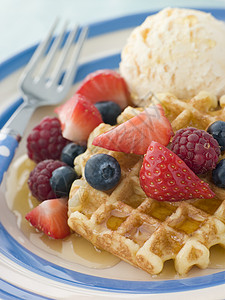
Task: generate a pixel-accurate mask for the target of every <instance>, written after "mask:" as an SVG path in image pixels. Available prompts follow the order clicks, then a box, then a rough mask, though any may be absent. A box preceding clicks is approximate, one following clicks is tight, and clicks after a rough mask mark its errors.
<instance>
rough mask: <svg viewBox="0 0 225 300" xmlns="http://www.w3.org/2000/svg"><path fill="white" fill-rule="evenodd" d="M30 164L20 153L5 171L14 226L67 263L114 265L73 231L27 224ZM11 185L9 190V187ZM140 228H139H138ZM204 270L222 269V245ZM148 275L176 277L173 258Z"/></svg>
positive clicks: (115, 222) (114, 223)
mask: <svg viewBox="0 0 225 300" xmlns="http://www.w3.org/2000/svg"><path fill="white" fill-rule="evenodd" d="M34 166H35V164H34V163H33V162H32V161H31V160H29V159H28V158H27V155H22V156H21V157H19V158H18V159H17V160H15V161H14V163H13V165H12V166H11V172H9V175H8V178H7V190H6V199H7V203H8V206H9V208H10V209H11V210H12V211H13V212H14V214H15V215H16V217H17V225H18V227H19V228H20V229H21V231H22V232H23V234H24V235H25V236H26V237H28V239H29V240H30V241H31V243H33V244H34V245H35V246H37V247H39V248H41V249H42V250H44V251H46V252H48V253H51V254H54V255H55V256H57V257H60V258H62V259H64V260H67V261H69V262H74V263H78V264H81V265H83V266H86V267H91V268H99V269H101V268H102V269H103V268H108V267H113V266H114V265H116V264H117V263H118V262H119V261H120V259H119V258H117V257H115V256H114V255H112V254H110V253H108V252H107V251H104V250H103V251H102V250H99V249H96V247H94V246H93V245H92V244H91V243H90V242H88V241H87V240H85V239H84V238H82V237H80V236H78V235H76V234H71V235H70V236H69V237H67V238H65V239H63V240H54V239H51V238H49V237H48V236H47V235H44V234H43V233H40V232H37V231H36V229H35V228H34V227H32V226H31V225H30V224H29V222H28V221H27V220H26V219H25V215H26V213H28V212H29V211H30V210H31V209H32V208H34V207H36V206H37V205H38V204H39V201H38V200H36V199H35V198H34V197H32V195H31V193H30V191H29V188H28V185H27V179H28V176H29V173H30V171H31V170H32V169H33V168H34ZM12 186H13V189H12V188H10V187H12ZM15 187H16V188H15ZM115 212H116V211H115ZM119 217H120V218H118V215H117V214H116V213H115V216H111V218H110V219H109V220H108V223H107V226H108V227H111V226H116V227H117V226H119V225H120V219H122V220H123V219H124V218H126V216H119ZM145 229H146V228H145V227H143V230H145ZM140 230H142V228H141V229H140ZM141 233H142V232H141ZM136 234H137V233H136ZM138 234H140V232H138ZM208 269H220V270H221V269H225V249H224V248H222V247H220V246H219V245H216V246H213V247H211V249H210V265H209V266H208ZM149 278H150V279H151V278H153V279H160V280H161V279H177V278H179V275H177V273H176V271H175V268H174V263H173V261H172V260H169V261H166V262H165V264H164V268H163V271H162V272H161V273H160V274H159V275H154V276H150V277H149Z"/></svg>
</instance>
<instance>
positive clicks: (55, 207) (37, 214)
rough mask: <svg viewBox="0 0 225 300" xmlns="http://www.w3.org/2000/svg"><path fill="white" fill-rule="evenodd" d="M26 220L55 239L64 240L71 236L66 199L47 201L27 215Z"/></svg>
mask: <svg viewBox="0 0 225 300" xmlns="http://www.w3.org/2000/svg"><path fill="white" fill-rule="evenodd" d="M25 218H26V219H27V220H28V221H29V222H30V223H31V225H33V226H34V227H35V228H37V229H38V230H40V231H43V232H44V233H45V234H47V235H49V236H50V237H52V238H54V239H63V238H65V237H66V236H68V235H69V234H70V228H69V226H68V224H67V219H68V216H67V199H65V198H59V199H50V200H45V201H43V202H41V203H40V204H39V205H38V206H37V207H35V208H33V209H32V210H31V211H30V212H29V213H28V214H26V216H25Z"/></svg>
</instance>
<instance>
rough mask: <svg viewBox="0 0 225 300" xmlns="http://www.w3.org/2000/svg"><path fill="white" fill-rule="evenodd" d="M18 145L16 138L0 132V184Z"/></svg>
mask: <svg viewBox="0 0 225 300" xmlns="http://www.w3.org/2000/svg"><path fill="white" fill-rule="evenodd" d="M18 144H19V138H18V137H16V136H14V135H13V134H10V133H9V134H7V133H6V132H4V131H2V132H0V183H1V182H2V179H3V175H4V173H5V172H6V171H7V170H8V167H9V165H10V163H11V161H12V159H13V157H14V154H15V150H16V148H17V147H18Z"/></svg>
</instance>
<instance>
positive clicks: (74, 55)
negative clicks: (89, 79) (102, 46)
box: [25, 19, 88, 88]
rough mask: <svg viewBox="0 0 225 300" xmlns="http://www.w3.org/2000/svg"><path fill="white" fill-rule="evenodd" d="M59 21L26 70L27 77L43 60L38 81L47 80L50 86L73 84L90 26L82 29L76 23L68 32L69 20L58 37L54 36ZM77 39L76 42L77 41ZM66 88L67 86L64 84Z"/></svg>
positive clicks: (36, 76)
mask: <svg viewBox="0 0 225 300" xmlns="http://www.w3.org/2000/svg"><path fill="white" fill-rule="evenodd" d="M58 23H59V20H58V19H57V20H56V21H55V22H54V24H53V25H52V27H51V29H50V31H49V33H48V34H47V36H46V38H45V39H44V41H43V42H42V43H41V44H40V45H39V46H38V48H37V49H36V51H35V53H34V55H33V57H32V59H31V60H30V62H29V64H28V65H27V67H26V70H25V74H26V75H25V77H26V76H30V75H32V74H33V73H34V71H36V67H37V66H38V64H40V63H41V62H42V68H41V69H40V70H39V72H38V73H37V75H36V74H35V79H36V82H37V81H38V82H40V83H41V84H43V83H44V81H45V82H46V84H47V85H49V86H56V85H58V84H59V83H60V86H64V85H65V82H66V85H67V86H71V85H72V83H73V80H74V77H75V73H76V70H77V63H78V58H79V55H80V51H81V49H82V46H83V44H84V41H85V39H86V36H87V33H88V28H87V27H83V28H82V29H80V28H79V26H78V25H76V26H75V27H74V28H73V30H71V31H70V32H68V33H67V22H65V24H64V26H63V28H62V30H61V32H60V33H59V35H57V36H56V37H54V36H53V34H54V32H55V30H56V27H57V25H58ZM75 41H76V43H75ZM68 59H69V60H70V65H69V66H68V68H67V69H66V68H65V64H66V60H68ZM46 78H47V80H46ZM64 88H65V86H64Z"/></svg>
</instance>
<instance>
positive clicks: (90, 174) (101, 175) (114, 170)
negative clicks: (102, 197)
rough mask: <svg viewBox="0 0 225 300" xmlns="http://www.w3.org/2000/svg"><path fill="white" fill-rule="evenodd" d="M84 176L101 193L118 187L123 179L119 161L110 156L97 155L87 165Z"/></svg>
mask: <svg viewBox="0 0 225 300" xmlns="http://www.w3.org/2000/svg"><path fill="white" fill-rule="evenodd" d="M84 174H85V178H86V180H87V182H88V183H89V184H90V186H92V187H93V188H95V189H96V190H100V191H107V190H110V189H112V188H113V187H115V186H116V185H117V183H118V182H119V180H120V177H121V169H120V165H119V163H118V161H117V160H116V159H115V158H114V157H112V156H111V155H108V154H103V153H100V154H95V155H93V156H92V157H91V158H90V159H89V160H88V161H87V163H86V165H85V169H84Z"/></svg>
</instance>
